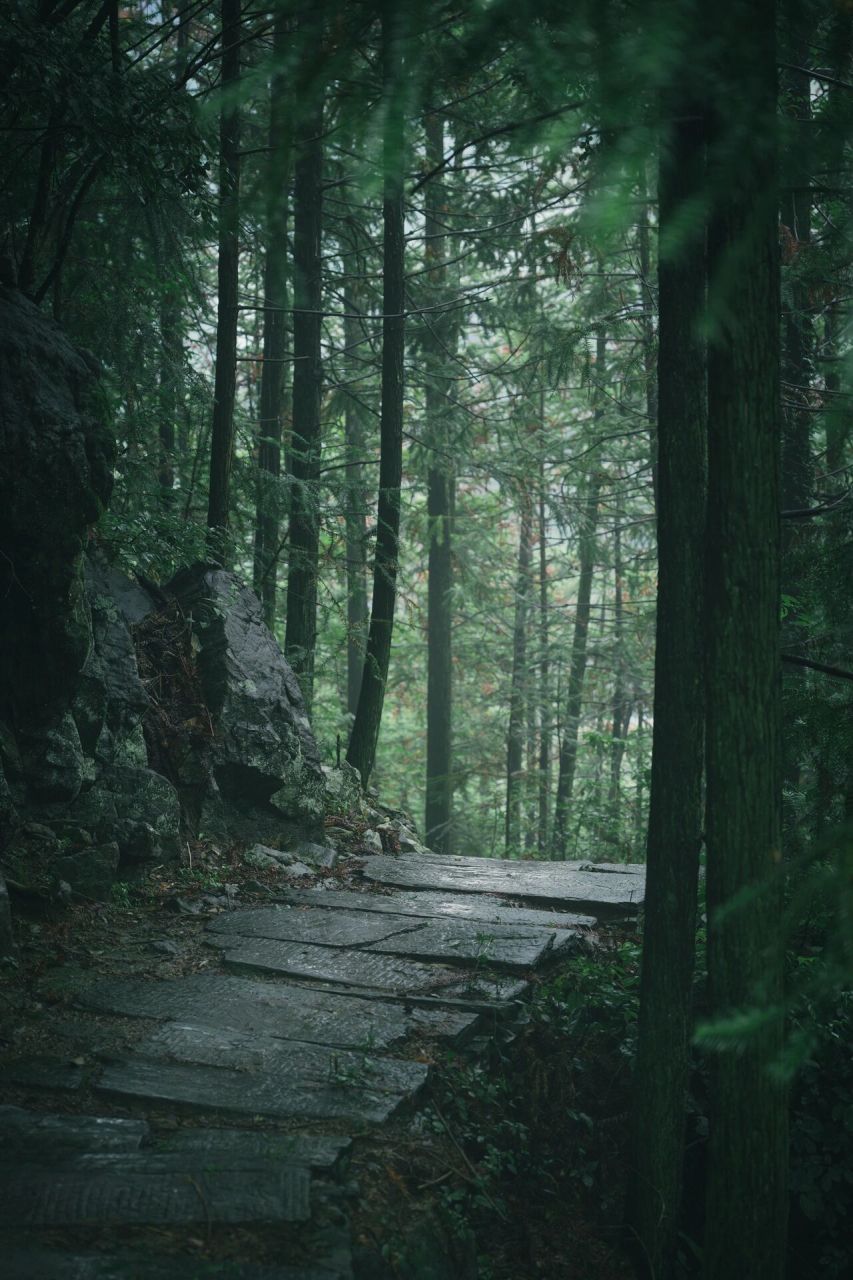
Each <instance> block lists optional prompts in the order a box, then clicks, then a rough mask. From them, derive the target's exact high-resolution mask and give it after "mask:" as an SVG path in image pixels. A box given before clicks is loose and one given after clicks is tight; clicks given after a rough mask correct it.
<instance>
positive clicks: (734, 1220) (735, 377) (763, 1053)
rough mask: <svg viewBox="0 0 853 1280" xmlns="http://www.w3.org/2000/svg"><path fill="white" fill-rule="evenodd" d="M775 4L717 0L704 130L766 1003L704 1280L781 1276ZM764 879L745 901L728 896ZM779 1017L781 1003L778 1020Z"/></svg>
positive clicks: (724, 640)
mask: <svg viewBox="0 0 853 1280" xmlns="http://www.w3.org/2000/svg"><path fill="white" fill-rule="evenodd" d="M775 17H776V15H775V5H774V3H773V0H721V3H719V4H718V5H717V6H716V7H715V9H714V10H713V18H712V21H713V22H714V26H715V34H716V38H717V42H718V43H717V47H718V48H719V49H720V56H719V61H718V63H717V65H716V67H715V68H714V70H715V73H716V74H715V76H714V80H713V84H714V107H715V109H716V110H715V118H714V125H713V130H712V133H711V135H710V141H709V160H710V163H711V166H712V167H711V180H712V190H713V192H714V196H715V200H714V203H713V205H712V217H711V224H710V230H709V237H708V252H709V282H710V283H709V312H710V317H711V325H712V327H711V332H710V338H709V351H708V421H709V426H710V430H709V448H708V539H707V593H706V601H707V608H706V630H707V644H708V650H707V703H706V705H707V746H706V769H707V783H708V812H707V843H708V879H707V892H708V915H709V929H708V994H709V1005H710V1013H711V1017H712V1018H713V1017H724V1016H726V1015H728V1014H731V1013H732V1012H733V1011H736V1010H745V1009H760V1010H761V1011H762V1014H763V1021H762V1025H761V1027H760V1029H757V1030H755V1032H754V1033H753V1034H752V1035H751V1036H750V1038H749V1041H748V1043H747V1044H745V1045H741V1046H740V1047H739V1051H738V1052H732V1051H729V1052H721V1053H717V1054H715V1055H714V1057H713V1058H712V1059H711V1064H710V1065H711V1082H710V1095H711V1114H710V1145H709V1169H708V1204H707V1215H706V1232H705V1251H704V1257H705V1269H704V1274H705V1275H706V1276H707V1277H708V1280H712V1278H713V1280H717V1277H720V1276H733V1275H741V1276H749V1277H750V1280H780V1277H782V1276H783V1275H784V1272H785V1236H786V1216H787V1196H786V1185H785V1184H786V1169H787V1159H788V1135H787V1105H786V1096H785V1090H784V1088H783V1086H782V1085H781V1084H780V1083H779V1081H778V1080H776V1079H774V1078H773V1076H772V1075H771V1071H770V1068H771V1065H772V1063H773V1061H774V1060H775V1059H776V1058H777V1056H778V1054H779V1052H780V1050H781V1045H782V1033H783V1010H782V1002H783V954H782V944H781V939H780V937H779V921H780V916H781V907H782V903H781V877H780V875H779V868H778V864H779V859H780V853H779V841H780V751H779V736H780V735H779V722H780V684H781V679H780V674H779V667H780V664H779V497H780V493H779V471H780V467H779V462H780V456H779V455H780V449H779V412H780V404H779V262H778V207H779V206H778V178H777V157H776V143H775V135H776V49H775ZM750 891H754V892H755V896H754V897H752V899H751V901H750V903H749V908H748V910H744V909H743V908H742V907H741V908H734V909H729V910H728V911H727V912H726V914H725V915H722V914H721V911H722V909H723V908H724V907H728V908H731V907H732V902H733V899H735V898H736V897H737V896H738V895H742V894H744V892H746V893H749V892H750ZM774 1014H775V1016H773V1015H774Z"/></svg>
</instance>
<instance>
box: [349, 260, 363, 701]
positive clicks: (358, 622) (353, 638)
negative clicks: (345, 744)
mask: <svg viewBox="0 0 853 1280" xmlns="http://www.w3.org/2000/svg"><path fill="white" fill-rule="evenodd" d="M354 262H355V264H356V265H355V267H354V270H355V271H359V270H360V267H359V265H358V264H359V263H360V258H359V256H358V255H357V254H356V256H355V258H354ZM344 312H345V318H344V346H345V348H346V351H347V357H346V361H345V368H346V369H347V396H346V401H345V404H344V436H345V440H346V453H347V467H346V491H345V496H344V501H345V503H346V510H345V515H344V519H345V523H346V558H347V572H346V576H347V711H348V712H349V714H350V715H351V716H353V717H355V713H356V710H357V708H358V695H359V693H360V691H361V676H362V671H363V670H364V651H365V643H366V640H367V624H368V606H367V494H366V493H365V485H364V462H363V459H364V450H365V447H366V444H367V430H366V425H365V421H364V406H363V404H362V403H361V399H362V395H363V391H362V388H361V386H360V381H359V379H360V373H361V363H360V344H361V343H362V342H363V340H364V334H365V329H364V322H363V321H362V320H361V319H360V318H358V317H360V316H361V306H360V298H359V294H358V290H357V288H356V287H355V285H354V284H350V286H349V288H348V290H347V293H346V295H345V297H344Z"/></svg>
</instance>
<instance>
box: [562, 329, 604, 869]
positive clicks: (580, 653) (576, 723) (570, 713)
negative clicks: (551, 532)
mask: <svg viewBox="0 0 853 1280" xmlns="http://www.w3.org/2000/svg"><path fill="white" fill-rule="evenodd" d="M595 349H596V359H595V367H596V380H597V385H596V388H595V392H594V395H595V401H596V408H595V412H594V415H593V417H594V420H598V419H599V418H600V417H601V407H600V400H601V387H602V385H603V382H604V376H605V367H604V366H605V357H606V351H607V339H606V336H605V334H604V331H603V330H601V329H599V331H598V335H597V338H596V344H595ZM601 482H602V475H601V472H600V471H598V470H596V471H594V472H593V473H592V475H591V476H590V478H589V481H588V486H587V492H586V498H585V501H584V504H583V512H582V515H581V524H580V535H579V542H580V547H579V550H580V575H579V578H578V600H577V608H576V610H575V631H574V637H573V639H572V658H571V665H570V668H569V687H568V692H567V694H566V714H565V720H564V722H563V732H562V736H561V740H560V765H559V773H558V775H557V798H556V803H555V806H554V833H553V837H552V842H551V852H552V857H554V858H556V859H558V860H562V859H564V858H565V856H566V851H567V849H568V838H569V812H570V809H571V804H572V791H573V790H574V785H575V766H576V765H577V759H578V736H579V733H580V723H581V708H582V706H583V685H584V677H585V675H586V645H587V636H588V634H589V616H590V603H591V600H592V574H593V569H594V568H595V526H596V523H597V521H598V499H599V495H600V493H601Z"/></svg>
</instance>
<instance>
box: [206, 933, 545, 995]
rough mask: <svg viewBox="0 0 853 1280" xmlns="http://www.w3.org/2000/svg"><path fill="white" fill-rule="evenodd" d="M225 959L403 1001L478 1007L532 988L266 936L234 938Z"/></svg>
mask: <svg viewBox="0 0 853 1280" xmlns="http://www.w3.org/2000/svg"><path fill="white" fill-rule="evenodd" d="M222 962H223V964H224V965H225V967H226V968H228V969H232V970H236V971H237V972H241V973H246V972H248V973H270V974H280V975H282V976H286V977H290V978H301V979H309V980H311V981H314V982H324V983H331V984H334V985H335V986H337V987H349V988H355V987H363V988H364V989H365V990H367V991H377V992H384V993H387V994H389V995H393V996H396V997H399V998H401V999H404V998H406V997H428V998H429V999H431V1000H433V1001H442V1000H446V1001H450V1002H453V1003H454V1004H456V1003H463V1004H468V1005H471V1006H472V1007H473V1008H475V1009H480V1010H488V1009H490V1008H492V1007H493V1006H495V1005H501V1004H506V1003H507V1002H508V1001H511V1000H518V999H520V998H521V997H522V996H523V995H524V994H525V992H526V990H527V989H528V986H529V983H526V982H523V981H519V980H516V979H513V978H508V977H501V976H494V977H489V976H488V975H485V974H479V973H477V972H476V971H474V972H468V973H467V974H464V973H463V974H460V973H459V972H458V971H456V970H454V969H450V968H447V967H446V966H440V965H431V964H422V963H420V962H419V961H416V960H406V959H401V958H398V957H397V956H385V955H379V954H377V953H376V952H372V951H350V952H346V953H343V952H339V951H335V950H333V949H331V948H329V947H315V946H310V945H308V944H304V943H292V942H277V941H274V940H272V939H265V938H257V939H238V938H235V939H234V940H233V945H232V946H230V947H229V948H228V950H227V951H225V953H224V955H223V958H222Z"/></svg>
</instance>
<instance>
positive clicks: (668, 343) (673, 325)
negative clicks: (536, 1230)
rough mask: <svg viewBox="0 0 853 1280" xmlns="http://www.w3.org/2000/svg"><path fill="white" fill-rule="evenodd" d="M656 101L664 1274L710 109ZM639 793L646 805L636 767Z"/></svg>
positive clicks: (679, 1034)
mask: <svg viewBox="0 0 853 1280" xmlns="http://www.w3.org/2000/svg"><path fill="white" fill-rule="evenodd" d="M695 20H696V17H695V9H694V13H693V21H694V22H695ZM661 114H662V117H663V119H664V120H674V121H676V123H674V124H672V125H669V126H667V128H666V132H665V133H664V136H663V137H662V138H661V152H660V173H659V200H660V249H659V264H658V287H659V307H660V319H659V334H658V339H659V350H658V363H657V377H658V391H659V403H660V418H659V427H658V445H659V449H658V501H657V536H658V598H657V642H656V646H655V693H654V730H653V737H652V779H651V794H650V800H649V821H648V843H647V853H646V859H647V860H646V905H645V925H644V930H643V957H642V970H641V978H640V1016H639V1038H638V1045H637V1060H636V1065H635V1070H634V1103H633V1109H632V1126H631V1129H632V1168H631V1175H630V1182H629V1188H628V1213H627V1220H628V1225H629V1228H630V1231H631V1238H632V1241H633V1243H634V1246H635V1248H634V1252H635V1254H636V1257H637V1261H638V1264H639V1267H640V1270H641V1273H642V1274H643V1275H644V1276H647V1277H650V1278H654V1280H669V1277H670V1276H671V1275H672V1274H673V1268H674V1264H675V1252H676V1239H677V1229H678V1221H679V1210H680V1203H681V1185H682V1164H683V1159H684V1126H685V1115H686V1099H687V1079H688V1067H689V1053H690V1037H691V1028H692V983H693V965H694V950H695V930H696V894H697V884H698V876H699V849H700V844H701V838H702V836H701V833H702V825H703V824H702V778H703V755H702V744H703V724H704V688H703V667H702V662H703V658H702V654H703V643H702V636H703V625H704V620H703V612H702V609H703V577H704V573H703V565H704V510H705V502H706V464H705V453H706V421H707V408H706V392H705V378H706V355H705V348H704V343H703V339H702V337H701V329H702V324H703V320H704V315H705V280H706V264H705V226H704V222H703V219H702V215H701V213H697V212H694V213H693V216H692V218H691V219H690V220H689V221H688V220H686V218H685V211H686V210H687V209H689V208H690V206H691V204H693V205H694V207H695V206H696V203H697V200H698V198H699V197H701V195H702V193H703V192H704V191H705V158H704V148H705V142H704V123H703V121H702V118H701V111H700V109H699V107H698V105H697V104H696V103H695V102H694V100H693V98H692V94H691V92H690V86H689V84H680V85H674V86H673V87H672V89H671V90H670V91H669V92H665V93H664V94H663V95H662V97H661ZM640 713H641V714H642V707H641V708H640ZM638 735H639V729H638ZM639 745H640V744H639V743H638V746H639ZM637 806H638V814H640V813H641V806H642V771H641V768H640V767H638V784H637ZM721 1275H722V1273H721Z"/></svg>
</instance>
